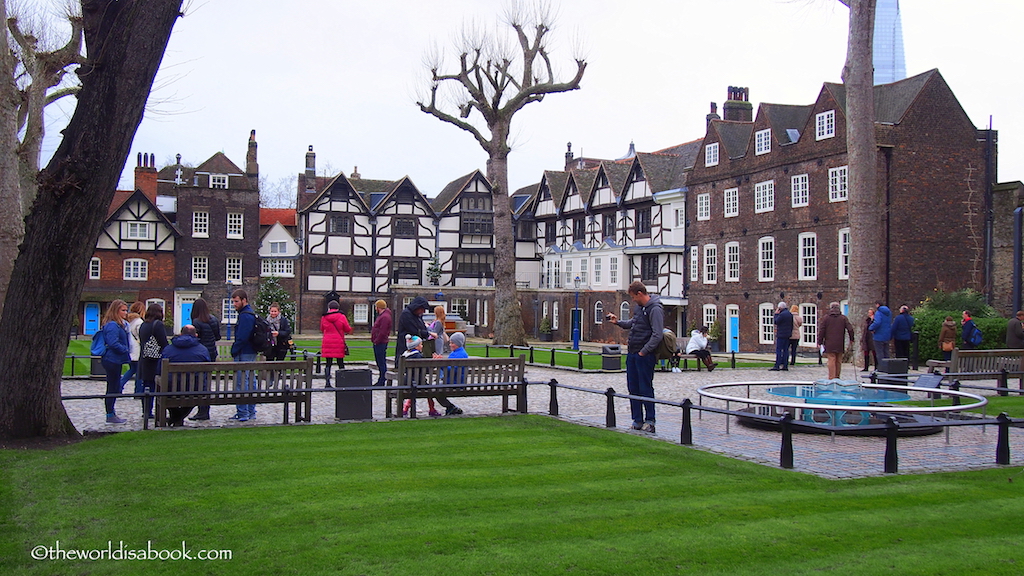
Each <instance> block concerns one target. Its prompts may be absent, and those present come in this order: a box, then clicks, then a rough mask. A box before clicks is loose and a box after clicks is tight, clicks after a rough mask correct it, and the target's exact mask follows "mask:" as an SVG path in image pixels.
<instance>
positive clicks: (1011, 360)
mask: <svg viewBox="0 0 1024 576" xmlns="http://www.w3.org/2000/svg"><path fill="white" fill-rule="evenodd" d="M1003 369H1006V370H1009V371H1011V372H1017V371H1021V370H1024V350H1014V349H1005V350H960V349H959V348H954V349H953V354H952V355H951V356H950V359H949V371H950V372H953V373H957V372H999V371H1000V370H1003Z"/></svg>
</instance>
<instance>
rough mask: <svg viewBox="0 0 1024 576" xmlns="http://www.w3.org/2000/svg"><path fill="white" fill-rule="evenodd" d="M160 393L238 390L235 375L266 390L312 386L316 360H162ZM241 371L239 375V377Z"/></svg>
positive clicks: (158, 387) (271, 391)
mask: <svg viewBox="0 0 1024 576" xmlns="http://www.w3.org/2000/svg"><path fill="white" fill-rule="evenodd" d="M160 372H161V373H160V375H158V376H157V379H156V391H157V392H207V391H209V392H222V393H228V392H235V378H236V377H242V378H245V377H251V378H252V381H253V382H255V383H256V385H255V386H254V388H255V389H256V390H259V391H263V392H266V393H275V392H280V391H283V390H284V389H285V388H286V387H287V388H288V389H290V390H298V389H303V388H312V387H313V359H312V358H308V359H306V360H286V361H281V362H171V361H170V360H167V359H164V360H162V364H161V368H160ZM236 374H238V375H239V376H236Z"/></svg>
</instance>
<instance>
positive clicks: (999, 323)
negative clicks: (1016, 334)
mask: <svg viewBox="0 0 1024 576" xmlns="http://www.w3.org/2000/svg"><path fill="white" fill-rule="evenodd" d="M964 310H970V308H962V309H960V310H959V311H957V310H939V309H936V308H918V309H916V310H914V311H913V312H911V316H913V317H914V330H915V331H917V332H918V359H919V360H920V361H922V362H924V361H925V360H941V359H942V350H940V349H939V331H940V330H941V329H942V322H943V321H944V320H945V319H946V316H952V317H953V321H954V322H956V344H957V346H961V345H962V344H963V341H962V340H961V339H960V329H961V327H960V321H961V319H962V318H963V317H962V315H961V314H962V312H963V311H964ZM974 323H975V325H977V326H978V328H980V329H981V333H982V334H983V335H984V339H983V340H982V342H981V346H979V347H978V348H985V349H994V348H1005V347H1006V319H1005V318H998V317H996V318H977V317H976V318H974Z"/></svg>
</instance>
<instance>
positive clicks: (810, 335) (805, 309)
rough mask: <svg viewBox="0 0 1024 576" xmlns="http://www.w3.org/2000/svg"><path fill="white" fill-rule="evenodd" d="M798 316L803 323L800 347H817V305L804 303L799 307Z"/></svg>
mask: <svg viewBox="0 0 1024 576" xmlns="http://www.w3.org/2000/svg"><path fill="white" fill-rule="evenodd" d="M800 316H801V317H802V318H803V320H804V323H803V326H802V327H801V329H800V330H801V332H800V344H799V345H800V346H806V347H817V346H818V305H817V304H812V303H805V304H801V305H800Z"/></svg>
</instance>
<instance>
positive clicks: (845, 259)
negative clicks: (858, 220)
mask: <svg viewBox="0 0 1024 576" xmlns="http://www.w3.org/2000/svg"><path fill="white" fill-rule="evenodd" d="M838 274H839V279H840V280H849V279H850V229H849V228H840V229H839V271H838Z"/></svg>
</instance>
